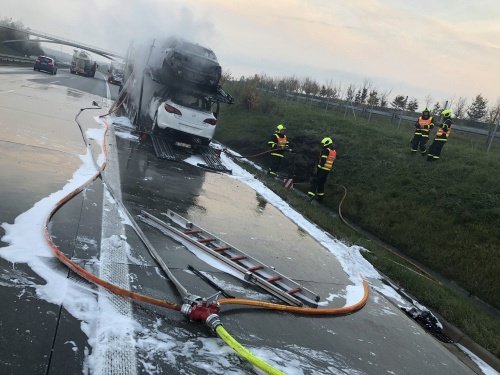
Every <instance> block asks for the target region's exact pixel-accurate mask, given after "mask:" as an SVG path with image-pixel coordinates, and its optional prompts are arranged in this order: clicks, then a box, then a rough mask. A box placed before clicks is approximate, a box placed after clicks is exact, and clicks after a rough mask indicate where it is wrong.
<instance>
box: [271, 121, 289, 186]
mask: <svg viewBox="0 0 500 375" xmlns="http://www.w3.org/2000/svg"><path fill="white" fill-rule="evenodd" d="M285 130H286V128H285V125H283V124H279V125H278V126H276V131H275V132H274V134H273V136H272V138H271V139H270V140H269V142H267V144H268V145H269V146H270V147H271V149H272V151H271V156H270V157H271V161H270V166H269V169H268V171H267V174H268V175H271V176H277V174H278V172H279V170H280V167H281V162H282V161H283V158H284V157H285V150H286V149H288V146H289V145H288V138H287V137H286V135H285Z"/></svg>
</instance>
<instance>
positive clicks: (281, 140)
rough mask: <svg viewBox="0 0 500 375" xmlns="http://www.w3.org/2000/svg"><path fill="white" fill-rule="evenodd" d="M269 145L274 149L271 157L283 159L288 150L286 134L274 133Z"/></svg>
mask: <svg viewBox="0 0 500 375" xmlns="http://www.w3.org/2000/svg"><path fill="white" fill-rule="evenodd" d="M267 144H268V145H269V146H271V148H272V149H273V152H271V155H273V156H278V157H283V154H284V153H285V149H287V148H288V138H287V137H286V135H284V134H280V133H274V136H273V138H272V139H271V140H270V141H269V142H267Z"/></svg>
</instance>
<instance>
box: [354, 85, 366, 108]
mask: <svg viewBox="0 0 500 375" xmlns="http://www.w3.org/2000/svg"><path fill="white" fill-rule="evenodd" d="M367 97H368V88H367V87H362V88H360V89H359V90H358V92H357V93H356V97H355V98H354V102H355V103H356V104H365V102H366V98H367Z"/></svg>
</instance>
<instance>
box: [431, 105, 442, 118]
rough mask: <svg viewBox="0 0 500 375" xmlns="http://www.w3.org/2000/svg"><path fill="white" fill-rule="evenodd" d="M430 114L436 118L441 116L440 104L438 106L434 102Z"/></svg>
mask: <svg viewBox="0 0 500 375" xmlns="http://www.w3.org/2000/svg"><path fill="white" fill-rule="evenodd" d="M431 114H432V115H433V116H438V115H440V114H441V104H439V102H436V104H434V106H433V107H432V110H431Z"/></svg>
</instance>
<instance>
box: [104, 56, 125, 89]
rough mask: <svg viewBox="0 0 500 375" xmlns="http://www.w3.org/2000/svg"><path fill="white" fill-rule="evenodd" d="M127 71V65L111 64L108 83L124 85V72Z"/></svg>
mask: <svg viewBox="0 0 500 375" xmlns="http://www.w3.org/2000/svg"><path fill="white" fill-rule="evenodd" d="M124 69H125V65H124V64H122V63H118V62H114V61H113V62H111V64H110V66H109V69H108V82H109V83H113V84H115V85H122V84H123V71H124Z"/></svg>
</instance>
